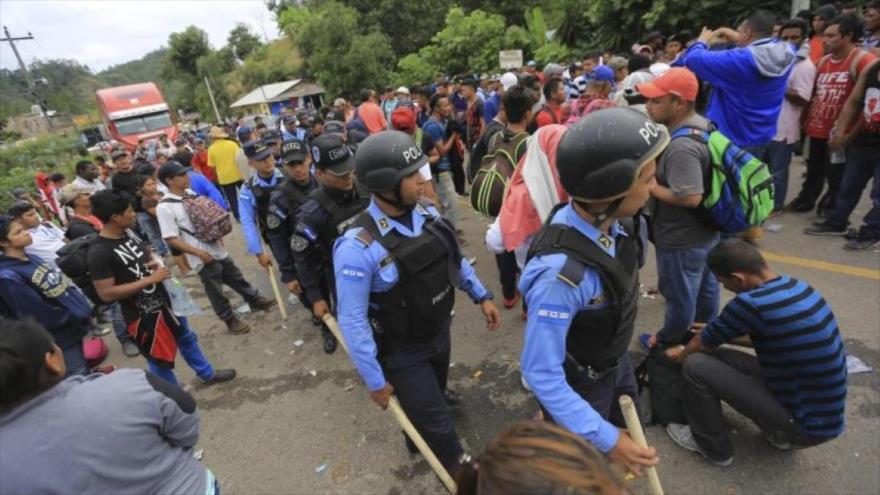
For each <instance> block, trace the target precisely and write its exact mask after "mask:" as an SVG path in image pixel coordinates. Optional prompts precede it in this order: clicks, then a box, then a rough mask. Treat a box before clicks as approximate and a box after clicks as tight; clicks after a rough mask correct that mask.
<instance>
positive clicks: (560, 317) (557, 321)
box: [538, 304, 571, 326]
mask: <svg viewBox="0 0 880 495" xmlns="http://www.w3.org/2000/svg"><path fill="white" fill-rule="evenodd" d="M570 319H571V310H570V309H568V308H566V307H565V306H558V305H555V304H541V305H540V306H538V321H540V322H541V323H547V324H548V325H561V326H565V325H568V320H570Z"/></svg>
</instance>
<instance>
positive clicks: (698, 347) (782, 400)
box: [667, 239, 846, 467]
mask: <svg viewBox="0 0 880 495" xmlns="http://www.w3.org/2000/svg"><path fill="white" fill-rule="evenodd" d="M707 264H708V265H709V269H710V270H712V272H713V273H715V275H716V277H718V280H719V281H720V282H721V283H722V284H723V285H724V287H725V288H726V289H728V290H730V291H733V292H736V293H737V296H736V297H735V298H734V299H733V300H731V301H730V302H729V303H728V304H727V306H726V307H725V308H724V310H723V311H722V313H721V315H720V316H718V318H716V319H715V320H713V321H712V322H710V323H709V324H708V325H706V326H705V328H704V329H702V331H700V332H699V334H698V335H696V336H694V338H692V339H691V340H690V342H689V343H688V345H687V346H686V347H685V348H684V349H683V350H681V348H679V350H677V351H672V352H671V354H672V357H674V358H675V359H676V360H678V361H679V362H682V363H684V366H683V368H682V372H683V374H684V378H685V393H684V399H683V400H684V408H685V413H686V416H687V419H688V423H689V424H690V426H686V425H678V424H674V423H672V424H670V425H669V426H668V427H667V433H669V436H670V437H671V438H672V440H673V441H675V443H677V444H678V445H679V446H680V447H683V448H685V449H688V450H692V451H694V452H697V453H699V454H701V455H702V456H703V457H705V458H706V459H707V460H709V461H710V462H712V463H713V464H715V465H718V466H723V467H726V466H729V465H730V464H731V463H732V462H733V445H732V444H731V441H730V434H729V431H728V429H727V427H726V426H725V423H724V419H723V417H722V411H721V401H724V402H727V403H728V404H729V405H730V406H732V407H733V408H734V409H736V410H737V411H739V412H740V413H742V414H744V415H745V416H747V417H748V418H750V419H751V420H753V421H754V422H755V423H757V424H758V426H759V427H761V429H762V430H763V431H764V437H765V438H766V439H767V441H769V442H770V443H771V444H772V445H773V446H774V447H776V448H778V449H782V450H788V449H790V448H792V447H795V448H797V447H801V448H802V447H809V446H812V445H818V444H820V443H823V442H826V441H828V440H831V439H833V438H835V437H837V436H838V435H840V434H841V433H843V429H844V406H845V404H846V359H845V356H846V352H845V350H844V348H843V340H842V339H841V337H840V332H839V331H838V328H837V321H836V320H835V318H834V313H832V312H831V307H830V306H829V305H828V303H827V302H825V299H823V298H822V295H821V294H819V291H817V290H816V289H814V288H813V287H811V286H810V285H809V284H807V283H805V282H802V281H800V280H797V279H794V278H792V277H789V276H787V275H779V274H777V273H776V272H774V271H773V270H772V269H771V268H770V267H769V266H768V265H767V263H766V261H764V258H763V257H762V256H761V253H760V252H759V251H758V250H757V249H756V248H755V247H753V246H752V245H750V244H748V243H746V242H743V241H740V240H737V239H731V240H726V241H722V242H720V243H719V244H718V245H717V246H716V247H715V248H714V249H713V250H712V251H711V252H710V253H709V257H708V260H707ZM725 343H735V344H739V345H745V346H751V347H754V349H755V354H756V355H757V357H756V356H752V355H751V354H746V353H744V352H739V351H736V350H733V349H728V348H722V349H718V347H719V346H720V345H721V344H725Z"/></svg>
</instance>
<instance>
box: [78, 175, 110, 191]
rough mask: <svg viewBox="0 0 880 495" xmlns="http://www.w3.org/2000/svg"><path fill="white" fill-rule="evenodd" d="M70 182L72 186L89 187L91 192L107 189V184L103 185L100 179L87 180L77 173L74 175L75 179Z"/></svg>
mask: <svg viewBox="0 0 880 495" xmlns="http://www.w3.org/2000/svg"><path fill="white" fill-rule="evenodd" d="M71 184H73V185H74V186H79V187H82V188H86V189H91V190H92V191H93V192H98V191H103V190H104V189H107V186H105V185H104V183H103V182H101V181H100V179H95V180H93V181H91V182H89V181H87V180H85V179H83V178H82V177H80V176H78V175H77V176H76V179H73V182H71Z"/></svg>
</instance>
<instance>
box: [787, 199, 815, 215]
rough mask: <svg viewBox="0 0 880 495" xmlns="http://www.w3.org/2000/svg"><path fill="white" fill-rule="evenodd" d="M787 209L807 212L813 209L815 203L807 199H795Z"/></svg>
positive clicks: (795, 211)
mask: <svg viewBox="0 0 880 495" xmlns="http://www.w3.org/2000/svg"><path fill="white" fill-rule="evenodd" d="M785 209H786V210H788V211H792V212H794V213H806V212H808V211H811V210H812V209H813V204H812V203H809V202H807V201H802V200H798V199H796V200H794V201H792V202H791V203H789V204H788V206H786V207H785Z"/></svg>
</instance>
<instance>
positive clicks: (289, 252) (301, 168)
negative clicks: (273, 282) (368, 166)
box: [267, 138, 319, 308]
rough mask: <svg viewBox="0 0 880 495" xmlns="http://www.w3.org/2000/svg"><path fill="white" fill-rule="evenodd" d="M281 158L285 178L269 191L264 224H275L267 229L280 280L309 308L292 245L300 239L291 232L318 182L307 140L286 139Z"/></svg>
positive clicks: (282, 146) (309, 304)
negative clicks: (301, 207) (313, 172)
mask: <svg viewBox="0 0 880 495" xmlns="http://www.w3.org/2000/svg"><path fill="white" fill-rule="evenodd" d="M281 160H282V161H283V162H284V171H285V172H286V175H287V178H286V179H285V180H283V181H282V182H281V184H280V185H278V186H277V187H276V188H275V189H274V190H273V191H272V194H271V195H270V197H269V212H268V215H269V216H268V217H267V223H268V224H269V225H270V226H276V225H277V227H275V229H272V230H270V232H271V234H270V235H269V246H270V247H271V248H272V254H274V255H275V261H276V262H277V263H278V271H280V272H281V281H282V282H284V283H285V284H286V285H287V288H288V290H290V292H291V293H292V294H294V295H296V296H297V297H299V299H300V301H301V302H302V303H303V305H304V306H305V307H307V308H311V306H312V305H311V303H310V302H308V300H307V299H306V298H305V297H304V295H303V291H302V286H301V285H300V283H299V276H298V275H297V272H296V263H295V262H294V259H293V248H294V243H295V242H294V241H297V240H298V239H300V238H298V237H297V238H294V237H293V232H294V227H295V225H296V223H295V222H296V212H297V211H298V210H299V207H300V205H302V204H303V203H304V202H305V201H306V199H308V197H309V194H310V193H311V192H312V191H314V190H315V189H317V188H318V186H319V183H318V180H317V179H316V178H315V176H314V175H312V172H311V168H312V158H311V155H310V153H309V149H308V147H307V146H306V143H304V142H302V141H300V140H299V139H296V138H293V139H290V140H287V141H285V142H284V143H283V144H282V145H281ZM300 242H301V241H300Z"/></svg>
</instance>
